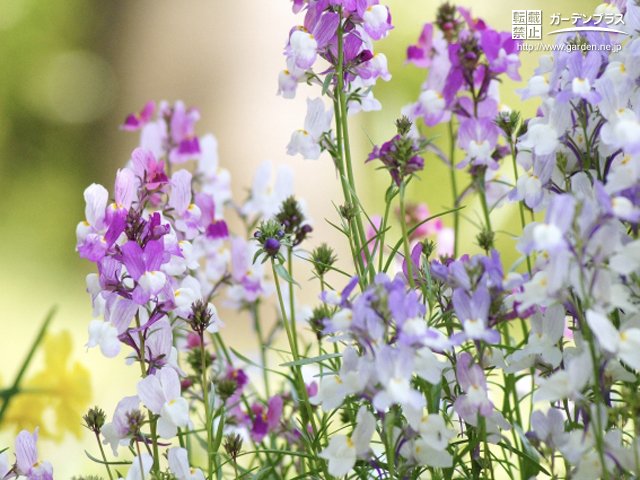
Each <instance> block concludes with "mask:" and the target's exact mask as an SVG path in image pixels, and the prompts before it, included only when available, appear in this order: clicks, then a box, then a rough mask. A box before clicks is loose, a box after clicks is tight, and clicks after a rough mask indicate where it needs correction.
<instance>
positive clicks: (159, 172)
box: [131, 148, 169, 190]
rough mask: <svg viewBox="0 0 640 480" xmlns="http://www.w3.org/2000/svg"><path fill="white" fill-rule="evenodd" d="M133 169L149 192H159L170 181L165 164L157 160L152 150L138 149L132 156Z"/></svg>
mask: <svg viewBox="0 0 640 480" xmlns="http://www.w3.org/2000/svg"><path fill="white" fill-rule="evenodd" d="M131 167H132V169H133V172H134V173H135V175H136V177H138V178H139V179H140V180H141V182H142V184H143V185H144V186H145V187H146V189H147V190H158V189H160V188H162V187H163V186H164V185H166V184H167V183H168V181H169V179H168V177H167V174H166V173H165V171H164V163H163V162H162V161H159V160H156V157H155V155H154V154H153V153H152V152H151V151H150V150H144V149H142V148H136V149H135V150H134V151H133V153H132V154H131Z"/></svg>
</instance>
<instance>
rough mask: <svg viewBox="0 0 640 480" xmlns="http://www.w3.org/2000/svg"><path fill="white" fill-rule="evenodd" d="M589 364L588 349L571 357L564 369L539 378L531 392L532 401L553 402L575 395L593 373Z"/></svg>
mask: <svg viewBox="0 0 640 480" xmlns="http://www.w3.org/2000/svg"><path fill="white" fill-rule="evenodd" d="M591 366H592V364H591V357H590V355H589V352H588V351H584V352H582V353H581V354H579V355H577V356H575V357H573V358H572V359H571V360H570V362H569V366H568V367H567V368H566V369H565V370H559V371H557V372H556V373H554V374H552V375H551V376H549V377H547V378H542V379H540V380H539V382H538V390H536V392H535V393H534V394H533V400H534V402H544V401H546V402H555V401H557V400H562V399H564V398H568V397H575V396H577V395H578V394H579V393H580V391H581V390H582V389H583V388H584V387H585V385H587V383H588V382H589V379H590V378H591V376H592V374H593V371H592V368H591Z"/></svg>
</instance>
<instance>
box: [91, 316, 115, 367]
mask: <svg viewBox="0 0 640 480" xmlns="http://www.w3.org/2000/svg"><path fill="white" fill-rule="evenodd" d="M98 345H99V346H100V351H101V352H102V354H103V355H104V356H105V357H107V358H113V357H115V356H116V355H118V353H120V341H119V340H118V330H117V329H116V327H114V326H113V324H112V323H111V322H105V321H102V320H91V322H90V323H89V341H88V342H87V345H86V346H87V348H93V347H95V346H98Z"/></svg>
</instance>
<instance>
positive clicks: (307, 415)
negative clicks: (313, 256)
mask: <svg viewBox="0 0 640 480" xmlns="http://www.w3.org/2000/svg"><path fill="white" fill-rule="evenodd" d="M271 270H272V272H273V279H274V282H275V284H276V293H277V295H278V302H279V304H280V311H281V312H282V323H283V325H284V329H285V332H286V334H287V340H288V342H289V348H290V349H291V354H292V355H293V360H294V361H298V360H299V359H300V355H299V353H298V348H297V346H296V344H295V341H294V338H293V334H292V332H291V325H290V323H289V320H288V318H287V313H286V310H285V305H284V300H283V298H282V289H281V287H280V280H279V278H278V273H277V272H276V266H275V263H274V261H273V259H272V260H271ZM291 369H292V370H293V375H294V380H295V384H296V389H297V390H298V396H299V399H300V403H301V404H302V412H301V413H302V424H303V428H305V427H306V425H307V422H309V423H311V429H312V431H313V434H314V442H312V445H311V446H312V448H313V450H314V454H313V459H314V460H315V462H316V463H317V465H318V466H319V467H320V469H322V470H323V472H324V473H325V477H324V478H331V477H330V475H329V473H328V471H327V466H326V463H325V462H324V461H323V460H322V459H320V458H319V457H318V453H319V452H318V451H317V450H318V448H317V443H316V442H317V440H318V438H319V437H318V435H319V430H318V426H317V425H316V420H315V416H314V414H313V410H312V408H311V403H310V402H309V394H308V392H307V387H306V385H305V383H304V379H303V378H302V372H301V370H300V365H293V366H292V367H291Z"/></svg>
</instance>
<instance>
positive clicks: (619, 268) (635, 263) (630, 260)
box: [609, 240, 640, 275]
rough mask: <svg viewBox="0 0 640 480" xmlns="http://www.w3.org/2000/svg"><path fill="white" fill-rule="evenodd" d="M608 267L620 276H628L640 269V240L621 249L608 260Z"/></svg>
mask: <svg viewBox="0 0 640 480" xmlns="http://www.w3.org/2000/svg"><path fill="white" fill-rule="evenodd" d="M609 266H610V267H611V269H612V270H614V271H615V272H618V273H619V274H621V275H630V274H631V273H633V272H635V271H637V270H638V269H640V240H634V241H633V242H629V243H627V244H626V245H625V246H624V247H622V249H621V250H620V252H619V253H617V254H615V255H614V256H612V257H611V258H610V259H609Z"/></svg>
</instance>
